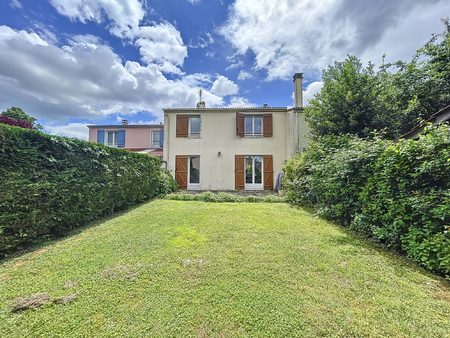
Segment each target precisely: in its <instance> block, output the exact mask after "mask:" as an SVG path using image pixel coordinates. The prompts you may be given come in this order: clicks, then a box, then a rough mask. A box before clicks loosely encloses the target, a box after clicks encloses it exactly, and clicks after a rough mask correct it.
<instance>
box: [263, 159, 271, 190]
mask: <svg viewBox="0 0 450 338" xmlns="http://www.w3.org/2000/svg"><path fill="white" fill-rule="evenodd" d="M263 165H264V190H272V189H273V157H272V155H264V156H263Z"/></svg>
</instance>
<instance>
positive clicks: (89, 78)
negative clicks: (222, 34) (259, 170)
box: [0, 26, 237, 127]
mask: <svg viewBox="0 0 450 338" xmlns="http://www.w3.org/2000/svg"><path fill="white" fill-rule="evenodd" d="M76 40H78V41H81V42H77V41H76ZM0 64H1V65H2V67H1V68H0V109H4V108H7V107H10V106H19V107H21V108H23V109H24V110H25V111H27V112H29V113H30V114H32V115H34V116H36V117H38V118H43V119H45V120H48V121H53V123H54V124H56V125H61V124H62V123H63V122H65V121H67V120H68V119H71V118H79V119H86V120H87V119H94V120H95V119H96V118H103V117H105V116H107V115H110V114H117V113H121V114H125V115H126V114H134V113H135V112H138V111H147V112H152V113H153V114H155V120H157V119H159V118H161V116H162V111H161V109H162V108H163V107H186V106H187V107H194V106H195V104H196V102H197V101H198V90H199V88H203V92H204V97H205V100H206V102H207V104H208V106H220V105H223V103H224V101H223V96H225V95H229V94H232V93H235V92H237V86H236V85H235V86H236V87H233V82H231V81H229V80H228V79H226V78H224V79H222V80H219V81H218V82H217V83H216V85H215V86H214V88H215V89H217V92H215V93H213V92H212V91H208V90H207V87H209V86H210V83H211V80H210V78H209V76H208V75H205V74H202V75H200V74H192V75H191V76H189V75H188V76H184V77H181V78H179V79H167V78H166V77H165V76H164V74H163V73H162V71H161V69H160V66H159V65H156V64H153V63H150V64H148V65H142V64H140V63H138V62H134V61H125V62H124V61H122V59H121V57H119V56H118V55H117V54H116V53H114V51H113V50H112V49H111V47H110V46H107V45H104V44H101V43H98V41H97V40H96V39H94V38H92V37H91V38H89V37H87V38H86V39H84V38H81V39H79V38H77V39H75V40H72V41H71V42H70V45H65V46H62V47H58V46H54V45H51V44H48V43H47V42H46V41H44V40H42V39H41V38H40V37H39V36H38V35H37V34H35V33H33V32H26V31H17V30H13V29H11V28H10V27H7V26H0ZM219 78H220V77H219ZM219 78H218V79H219ZM224 80H228V81H229V82H228V81H224ZM216 81H217V80H216ZM230 83H231V85H230ZM220 84H223V85H220ZM230 88H231V89H230ZM233 88H234V89H233ZM73 127H74V126H73Z"/></svg>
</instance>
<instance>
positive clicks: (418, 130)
mask: <svg viewBox="0 0 450 338" xmlns="http://www.w3.org/2000/svg"><path fill="white" fill-rule="evenodd" d="M449 121H450V105H448V106H446V107H444V108H442V109H441V110H439V111H438V112H436V113H434V114H433V115H431V116H430V117H429V118H428V119H427V120H425V121H424V122H423V123H421V124H419V125H418V126H417V127H415V128H414V129H413V130H411V131H409V132H407V133H406V134H404V135H402V136H401V138H407V139H411V138H412V139H414V138H417V137H419V135H420V134H422V133H423V131H424V130H425V127H426V126H427V125H428V124H430V123H431V125H433V126H437V125H439V124H441V123H446V122H447V123H448V122H449Z"/></svg>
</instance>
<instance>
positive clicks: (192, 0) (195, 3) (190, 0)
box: [187, 0, 202, 5]
mask: <svg viewBox="0 0 450 338" xmlns="http://www.w3.org/2000/svg"><path fill="white" fill-rule="evenodd" d="M187 1H188V2H190V3H191V4H192V5H197V4H199V3H200V1H202V0H187Z"/></svg>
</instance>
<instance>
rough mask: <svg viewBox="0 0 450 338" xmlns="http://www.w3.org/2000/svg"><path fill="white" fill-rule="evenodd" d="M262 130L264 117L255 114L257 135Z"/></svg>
mask: <svg viewBox="0 0 450 338" xmlns="http://www.w3.org/2000/svg"><path fill="white" fill-rule="evenodd" d="M261 130H262V118H261V116H255V130H254V133H255V134H256V135H259V134H261Z"/></svg>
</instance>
